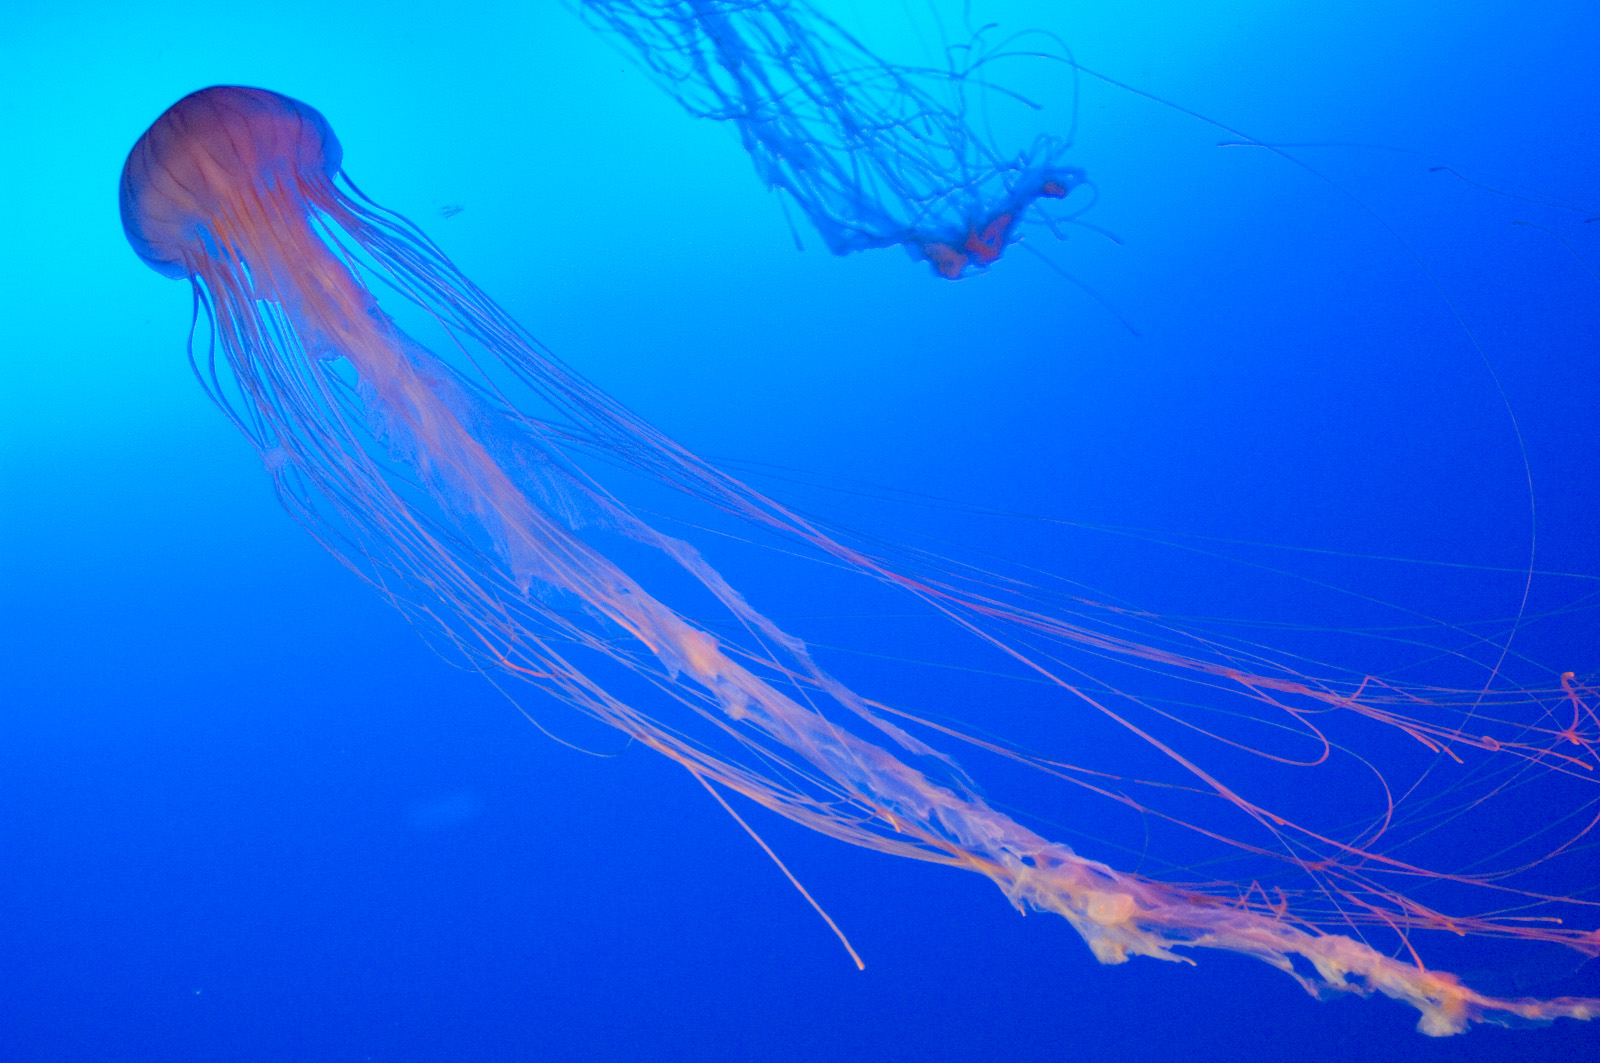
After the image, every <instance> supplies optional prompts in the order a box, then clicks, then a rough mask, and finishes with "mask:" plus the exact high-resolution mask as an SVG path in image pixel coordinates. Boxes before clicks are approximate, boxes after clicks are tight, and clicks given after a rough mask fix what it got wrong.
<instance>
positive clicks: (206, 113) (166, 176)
mask: <svg viewBox="0 0 1600 1063" xmlns="http://www.w3.org/2000/svg"><path fill="white" fill-rule="evenodd" d="M343 157H344V152H343V149H341V148H340V146H339V138H338V137H336V136H334V134H333V130H332V129H331V128H329V126H328V122H327V119H325V118H323V117H322V115H321V114H320V113H319V112H318V111H317V110H316V109H315V108H312V107H308V106H306V105H305V104H303V103H301V102H299V101H298V100H292V99H290V98H289V97H287V96H281V95H279V94H278V93H276V92H269V91H267V90H266V89H253V88H243V87H240V86H235V85H217V86H213V87H211V88H206V89H201V90H199V91H198V92H191V93H190V94H189V95H187V96H185V97H184V98H183V99H181V100H179V101H178V102H177V103H175V104H173V105H172V106H171V107H169V108H167V110H166V111H165V112H164V113H163V114H162V115H161V117H160V118H158V119H156V121H155V124H154V125H152V126H151V127H150V128H149V129H148V130H147V131H146V132H145V134H144V135H143V136H142V137H140V138H139V142H138V143H137V144H135V145H134V148H133V150H132V151H131V152H130V153H129V154H128V161H127V163H126V164H125V165H124V166H123V169H122V187H121V195H120V197H119V198H120V200H121V207H122V227H123V230H124V232H126V233H127V237H128V243H129V244H131V245H133V250H134V253H136V254H137V255H138V256H139V257H140V258H141V259H142V260H143V261H144V263H145V264H146V265H148V266H149V267H150V268H151V269H153V270H155V271H156V272H157V273H159V274H161V275H162V276H164V277H175V278H176V277H186V276H188V275H190V274H191V273H193V272H194V269H193V268H192V266H193V263H194V261H195V259H194V255H195V252H196V249H197V248H205V249H206V250H207V252H208V253H209V254H216V253H218V252H219V251H221V250H222V249H224V248H226V247H228V246H229V245H230V244H231V243H232V242H233V241H234V240H236V239H238V238H240V237H243V236H244V235H245V234H246V231H247V226H248V225H249V224H250V222H251V221H252V220H254V221H262V220H271V221H272V222H274V223H276V224H275V225H274V227H275V228H276V229H278V230H279V231H283V230H284V228H285V227H284V224H283V223H284V222H285V221H287V220H288V219H287V218H284V217H282V216H278V217H274V214H275V212H274V209H273V208H274V207H278V208H282V207H284V206H290V205H292V203H293V202H294V201H295V200H297V199H305V198H307V197H314V196H316V195H317V193H318V192H319V190H321V189H323V188H325V187H327V186H328V184H329V182H330V181H331V180H332V178H333V175H334V174H336V173H338V172H339V165H340V163H341V162H342V161H343Z"/></svg>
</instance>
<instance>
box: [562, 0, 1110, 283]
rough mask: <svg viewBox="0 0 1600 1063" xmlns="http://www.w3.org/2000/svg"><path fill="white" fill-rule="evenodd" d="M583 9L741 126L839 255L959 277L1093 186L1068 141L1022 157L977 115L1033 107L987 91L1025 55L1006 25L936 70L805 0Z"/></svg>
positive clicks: (768, 174) (710, 112)
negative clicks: (1053, 206) (991, 75)
mask: <svg viewBox="0 0 1600 1063" xmlns="http://www.w3.org/2000/svg"><path fill="white" fill-rule="evenodd" d="M577 11H578V13H579V14H580V15H581V16H582V17H583V18H584V20H585V21H587V22H588V23H590V25H592V26H594V27H595V28H597V29H600V30H602V31H604V32H605V33H607V34H608V35H610V36H611V37H613V38H615V39H616V40H617V41H619V42H620V44H621V45H622V47H623V49H624V50H625V51H626V53H627V54H629V55H630V56H631V57H632V58H633V59H634V60H635V61H636V62H637V63H638V64H639V65H640V66H641V67H642V68H643V69H644V70H645V71H647V72H648V73H649V74H650V75H651V77H652V78H653V79H654V80H655V81H656V82H657V84H659V85H660V86H661V87H662V89H663V90H665V91H666V92H667V93H668V94H669V95H670V96H672V98H673V99H674V100H676V101H677V102H678V104H679V105H680V106H682V107H683V109H684V110H685V111H687V112H688V113H689V114H691V115H693V116H694V117H696V118H708V119H712V120H714V121H720V122H729V123H732V124H733V126H734V127H735V128H736V129H737V130H738V132H739V139H740V142H741V143H742V144H743V146H744V150H745V151H746V152H747V153H748V154H749V156H750V160H751V162H753V163H754V164H755V168H756V173H757V174H758V175H759V176H760V178H761V180H762V181H763V182H764V183H765V184H766V185H767V187H768V188H770V189H775V190H777V191H779V192H781V193H783V194H785V195H787V196H788V198H789V199H790V200H792V201H793V202H794V203H795V205H796V206H797V207H798V208H799V209H800V212H801V213H802V214H803V215H804V216H805V218H806V220H807V221H808V222H809V223H810V224H811V227H812V228H813V229H815V230H816V232H817V234H818V235H819V236H820V237H821V238H822V242H823V243H824V244H825V245H826V246H827V248H828V250H829V251H831V252H832V253H833V254H835V255H847V254H850V253H852V252H856V251H866V250H873V249H877V248H887V247H896V246H898V247H902V248H904V249H905V250H906V252H907V253H908V254H910V255H911V257H912V258H914V259H918V260H921V261H925V262H927V263H928V264H929V265H930V266H931V267H932V268H933V271H934V272H935V273H937V274H938V275H939V276H941V277H945V278H947V279H949V280H959V279H960V278H962V277H966V276H970V275H972V274H973V273H975V272H981V271H982V270H984V269H987V268H988V267H989V266H990V265H992V264H993V263H994V262H995V261H996V260H998V259H999V258H1000V256H1001V254H1002V253H1003V252H1004V251H1005V250H1006V248H1007V247H1009V246H1010V245H1011V244H1013V243H1014V242H1016V241H1017V240H1018V239H1019V232H1020V227H1021V224H1022V222H1023V220H1024V219H1025V218H1026V217H1028V216H1029V215H1030V213H1031V214H1032V215H1033V217H1034V218H1035V219H1036V220H1038V221H1039V222H1041V223H1042V224H1044V225H1045V226H1046V227H1048V228H1049V230H1050V231H1052V232H1054V233H1056V234H1057V235H1060V229H1059V226H1060V224H1061V223H1062V222H1063V221H1064V220H1065V219H1064V218H1057V217H1053V216H1052V215H1050V214H1048V213H1046V212H1045V211H1044V209H1043V208H1044V206H1045V204H1046V203H1047V202H1048V201H1051V200H1061V199H1065V198H1066V197H1067V196H1068V195H1070V194H1071V193H1072V192H1073V190H1074V189H1077V188H1079V187H1082V186H1083V185H1084V184H1085V176H1084V172H1083V171H1082V170H1081V169H1078V168H1076V167H1072V166H1068V165H1066V164H1065V163H1064V162H1063V161H1062V160H1063V157H1064V156H1065V155H1066V153H1067V149H1068V147H1069V145H1070V140H1071V138H1070V137H1066V138H1062V137H1058V136H1052V135H1041V136H1038V137H1037V138H1035V140H1034V141H1033V143H1032V144H1031V145H1029V146H1028V147H1027V148H1025V149H1023V150H1021V151H1016V152H1009V153H1008V152H1006V151H1004V150H1002V149H1001V148H1000V147H999V146H998V145H997V144H996V143H995V140H996V138H995V136H994V134H993V133H992V131H991V130H990V129H989V128H988V127H987V123H986V122H980V121H979V120H978V118H977V116H976V115H975V114H974V113H973V112H975V111H980V110H983V109H985V108H986V107H987V106H988V104H989V97H990V96H996V97H1001V98H1003V99H1005V100H1011V101H1016V102H1020V103H1023V104H1026V105H1028V106H1033V105H1032V104H1031V103H1030V102H1029V101H1026V100H1025V99H1023V97H1021V96H1020V95H1017V94H1015V93H1010V92H1007V91H1005V90H1004V89H1002V88H997V87H995V86H991V85H989V84H988V83H987V82H986V80H985V79H984V77H983V73H984V70H985V68H986V67H987V66H988V65H989V64H990V63H993V62H995V61H996V60H998V59H1001V58H1004V57H1009V56H1011V55H1013V54H1022V53H1016V52H1013V51H1012V48H1011V45H1012V44H1013V42H1012V41H1004V42H998V43H996V44H994V45H992V46H991V45H990V44H989V43H988V42H987V40H986V38H987V36H988V34H989V32H990V30H992V27H985V28H984V29H982V30H979V31H977V32H975V33H974V34H973V37H972V39H971V40H970V41H968V42H967V43H965V44H963V45H961V46H959V47H954V48H949V49H947V59H948V65H947V66H946V67H945V68H929V67H912V66H904V65H899V64H895V63H890V62H887V61H885V60H883V59H881V58H879V57H878V56H877V55H875V54H873V52H872V51H871V50H869V49H868V48H867V47H866V46H865V45H864V44H863V43H862V42H861V41H860V40H858V39H857V38H856V37H854V36H853V35H851V34H850V33H849V32H848V31H846V30H845V29H844V28H843V27H842V26H840V25H839V24H838V23H837V22H835V21H833V20H832V19H830V18H828V17H827V16H826V15H824V14H822V13H821V12H820V11H817V10H816V9H815V8H813V7H811V6H810V5H809V4H806V3H803V2H796V0H732V2H730V0H581V3H579V4H577ZM978 97H981V104H982V107H980V106H979V104H980V99H978ZM797 240H798V237H797Z"/></svg>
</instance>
